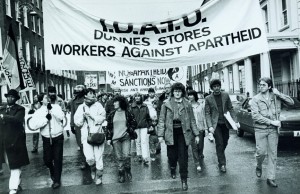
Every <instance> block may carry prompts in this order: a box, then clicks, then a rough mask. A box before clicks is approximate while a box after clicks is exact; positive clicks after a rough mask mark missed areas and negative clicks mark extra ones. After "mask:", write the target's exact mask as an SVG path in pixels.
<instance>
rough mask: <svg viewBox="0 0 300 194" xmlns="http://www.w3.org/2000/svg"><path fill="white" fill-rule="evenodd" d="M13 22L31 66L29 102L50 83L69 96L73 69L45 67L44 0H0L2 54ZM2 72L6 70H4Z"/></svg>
mask: <svg viewBox="0 0 300 194" xmlns="http://www.w3.org/2000/svg"><path fill="white" fill-rule="evenodd" d="M10 25H12V28H13V31H14V34H15V36H16V40H17V44H18V53H19V56H23V58H24V59H25V60H26V62H27V64H28V65H29V67H30V73H31V76H32V78H33V81H34V83H35V89H34V90H31V91H28V92H24V93H23V92H22V96H24V97H25V98H27V100H24V102H25V101H27V102H28V103H31V102H32V99H33V96H34V95H35V94H36V93H40V92H45V91H46V90H45V89H46V87H47V86H48V85H53V86H55V87H56V89H57V91H58V93H60V94H62V95H63V96H65V97H66V98H70V96H71V94H72V90H73V87H74V86H75V85H76V78H77V76H76V75H75V72H74V71H60V72H57V71H56V72H54V71H46V70H45V57H44V29H43V5H42V0H3V1H0V57H1V56H3V51H4V49H5V43H6V39H7V32H8V28H9V26H10ZM2 75H3V74H2ZM0 79H1V85H0V87H1V89H0V103H1V102H5V101H6V98H4V94H5V93H6V92H7V90H8V89H9V88H8V86H7V84H6V83H5V78H4V77H3V76H1V77H0Z"/></svg>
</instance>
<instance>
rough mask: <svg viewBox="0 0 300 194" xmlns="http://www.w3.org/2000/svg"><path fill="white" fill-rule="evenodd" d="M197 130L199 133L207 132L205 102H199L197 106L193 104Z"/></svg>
mask: <svg viewBox="0 0 300 194" xmlns="http://www.w3.org/2000/svg"><path fill="white" fill-rule="evenodd" d="M192 108H193V112H194V116H195V120H196V124H197V128H198V129H199V131H204V130H207V129H208V128H207V125H206V120H205V101H204V100H203V101H198V102H196V104H194V105H193V104H192Z"/></svg>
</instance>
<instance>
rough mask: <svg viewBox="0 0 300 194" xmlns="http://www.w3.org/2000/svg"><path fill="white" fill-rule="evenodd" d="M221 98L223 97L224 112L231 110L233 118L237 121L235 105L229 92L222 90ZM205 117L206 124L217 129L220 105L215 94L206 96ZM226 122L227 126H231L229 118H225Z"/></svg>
mask: <svg viewBox="0 0 300 194" xmlns="http://www.w3.org/2000/svg"><path fill="white" fill-rule="evenodd" d="M221 98H222V106H223V113H224V114H225V113H226V112H227V111H229V113H230V115H231V117H232V119H233V120H234V121H235V122H237V121H236V115H235V112H234V110H233V106H232V103H231V100H230V97H229V94H228V93H226V92H221ZM205 118H206V124H207V127H208V128H209V127H213V128H214V129H216V127H217V124H218V119H219V111H218V106H217V103H216V101H215V97H214V94H213V93H211V94H210V95H209V96H206V98H205ZM225 124H226V127H227V128H229V129H230V128H231V126H230V124H229V123H228V121H227V120H225Z"/></svg>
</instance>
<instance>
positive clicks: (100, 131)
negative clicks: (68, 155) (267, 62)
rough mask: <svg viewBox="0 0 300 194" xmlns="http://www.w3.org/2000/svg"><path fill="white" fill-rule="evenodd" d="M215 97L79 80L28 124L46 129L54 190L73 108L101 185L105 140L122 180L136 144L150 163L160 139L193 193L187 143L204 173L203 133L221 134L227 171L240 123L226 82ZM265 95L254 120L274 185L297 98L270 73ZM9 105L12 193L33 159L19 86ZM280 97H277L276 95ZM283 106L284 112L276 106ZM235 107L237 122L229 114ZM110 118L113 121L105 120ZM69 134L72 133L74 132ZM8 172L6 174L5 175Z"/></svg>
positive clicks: (38, 101) (6, 159)
mask: <svg viewBox="0 0 300 194" xmlns="http://www.w3.org/2000/svg"><path fill="white" fill-rule="evenodd" d="M210 89H211V91H212V93H211V94H205V96H204V95H203V94H202V93H199V92H196V91H194V90H192V89H191V88H187V89H186V88H185V87H184V85H183V84H181V83H174V84H173V85H172V84H170V83H167V84H165V91H164V92H163V93H162V94H161V95H159V97H158V96H157V95H156V93H155V90H154V89H153V88H149V90H148V95H147V96H144V95H142V94H140V93H135V94H134V95H133V96H129V97H124V96H122V95H121V90H120V89H119V88H114V93H113V95H109V94H106V93H102V94H100V95H98V96H97V94H96V91H95V90H94V89H91V88H85V87H84V86H83V85H78V86H76V87H75V88H74V97H73V99H72V100H71V101H70V102H69V103H67V104H66V103H64V101H63V100H62V96H60V95H57V91H56V88H55V87H53V86H49V87H48V91H47V92H48V93H41V94H38V95H36V96H35V97H34V103H33V104H32V107H31V110H30V111H29V113H28V114H31V115H32V116H31V119H30V120H29V122H28V125H29V126H30V128H31V129H32V130H38V129H39V130H40V134H41V136H42V141H43V159H44V163H45V165H46V167H47V168H48V169H49V172H50V177H51V179H52V181H53V184H52V188H53V189H56V188H59V187H60V186H61V173H62V168H63V145H64V134H63V132H64V129H63V128H64V127H63V122H62V121H63V119H64V117H65V114H66V111H70V113H71V120H70V126H71V132H72V133H73V134H75V136H76V141H77V144H78V148H79V150H80V153H81V154H82V157H81V158H83V161H81V164H82V165H81V168H82V169H90V172H91V177H92V179H93V180H94V181H95V184H96V185H100V184H102V176H103V168H104V166H103V152H104V148H105V143H107V144H108V145H112V146H113V150H114V153H115V156H116V160H117V161H116V162H117V164H118V181H119V182H120V183H123V182H125V181H126V180H127V181H129V182H130V181H131V180H132V176H133V175H132V173H131V146H132V145H134V144H132V141H135V145H136V153H137V158H136V159H137V160H138V161H140V162H142V163H143V164H144V165H146V166H147V165H149V163H150V162H151V161H154V160H155V157H156V154H159V153H160V149H161V146H160V143H162V142H165V144H166V146H167V157H168V163H169V168H170V175H171V178H173V179H175V178H176V169H177V164H178V166H179V174H180V179H181V183H182V189H183V190H184V191H186V190H188V184H187V177H188V147H189V145H191V148H192V154H193V159H194V163H195V166H196V169H197V171H199V172H200V171H201V160H202V159H203V158H204V155H203V149H204V137H205V136H209V138H210V140H212V138H214V140H215V146H216V154H217V158H218V164H219V169H220V171H221V172H223V173H225V172H226V156H225V149H226V146H227V144H228V139H229V129H231V128H232V126H231V125H236V127H239V123H238V122H237V121H236V117H235V113H234V109H233V106H232V103H231V100H230V97H229V94H228V93H226V92H223V91H221V81H220V80H219V79H213V80H211V82H210ZM259 89H260V93H259V94H257V95H256V96H255V97H254V98H253V103H252V104H251V108H252V116H253V119H254V122H255V137H256V149H257V152H256V158H257V167H256V170H255V172H256V175H257V176H258V177H261V174H262V162H263V160H264V158H265V156H266V155H267V157H268V167H267V168H268V170H267V183H268V185H270V186H272V187H277V184H276V183H275V171H276V158H277V142H278V133H277V128H278V127H280V121H279V120H278V117H276V116H277V114H280V105H279V104H280V102H281V101H283V102H285V103H287V104H293V100H292V99H291V98H290V97H288V96H286V95H284V94H282V93H280V92H278V90H277V89H275V88H273V85H272V81H271V79H270V78H261V79H260V80H259ZM5 97H6V98H7V105H6V106H3V107H1V108H0V164H1V170H2V163H6V164H7V165H8V167H9V169H10V173H11V175H10V180H9V189H10V193H11V194H12V193H17V192H18V191H19V190H20V182H21V180H20V175H21V167H22V166H25V165H28V164H29V158H28V153H27V148H26V134H25V131H24V117H25V109H24V107H22V106H20V105H18V104H16V102H17V101H18V100H19V99H20V96H19V94H18V92H17V91H16V90H9V91H8V93H7V94H5ZM274 99H277V100H274ZM275 107H277V109H275ZM227 112H229V113H230V115H231V118H232V119H233V121H234V122H233V123H232V122H231V124H230V123H229V121H228V120H227V118H226V117H225V116H224V114H225V113H227ZM104 123H107V124H104ZM67 135H68V136H69V132H67ZM38 138H39V134H37V135H34V136H33V144H34V146H33V150H32V152H33V153H36V152H37V144H38ZM1 173H3V171H0V174H1Z"/></svg>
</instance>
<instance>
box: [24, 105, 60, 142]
mask: <svg viewBox="0 0 300 194" xmlns="http://www.w3.org/2000/svg"><path fill="white" fill-rule="evenodd" d="M51 106H52V109H51V110H50V111H49V113H50V114H51V116H52V119H51V120H50V125H51V137H57V136H59V135H61V134H62V133H63V129H64V128H63V119H64V117H65V114H64V112H63V111H62V109H61V107H60V106H59V105H58V104H51ZM47 114H48V109H47V106H46V105H43V106H41V107H40V108H39V109H37V110H36V111H35V112H34V114H33V115H32V118H31V119H30V120H29V125H30V127H31V128H32V129H33V130H36V129H39V128H40V130H41V135H42V136H44V137H47V138H50V128H49V124H48V119H47V118H46V115H47Z"/></svg>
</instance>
